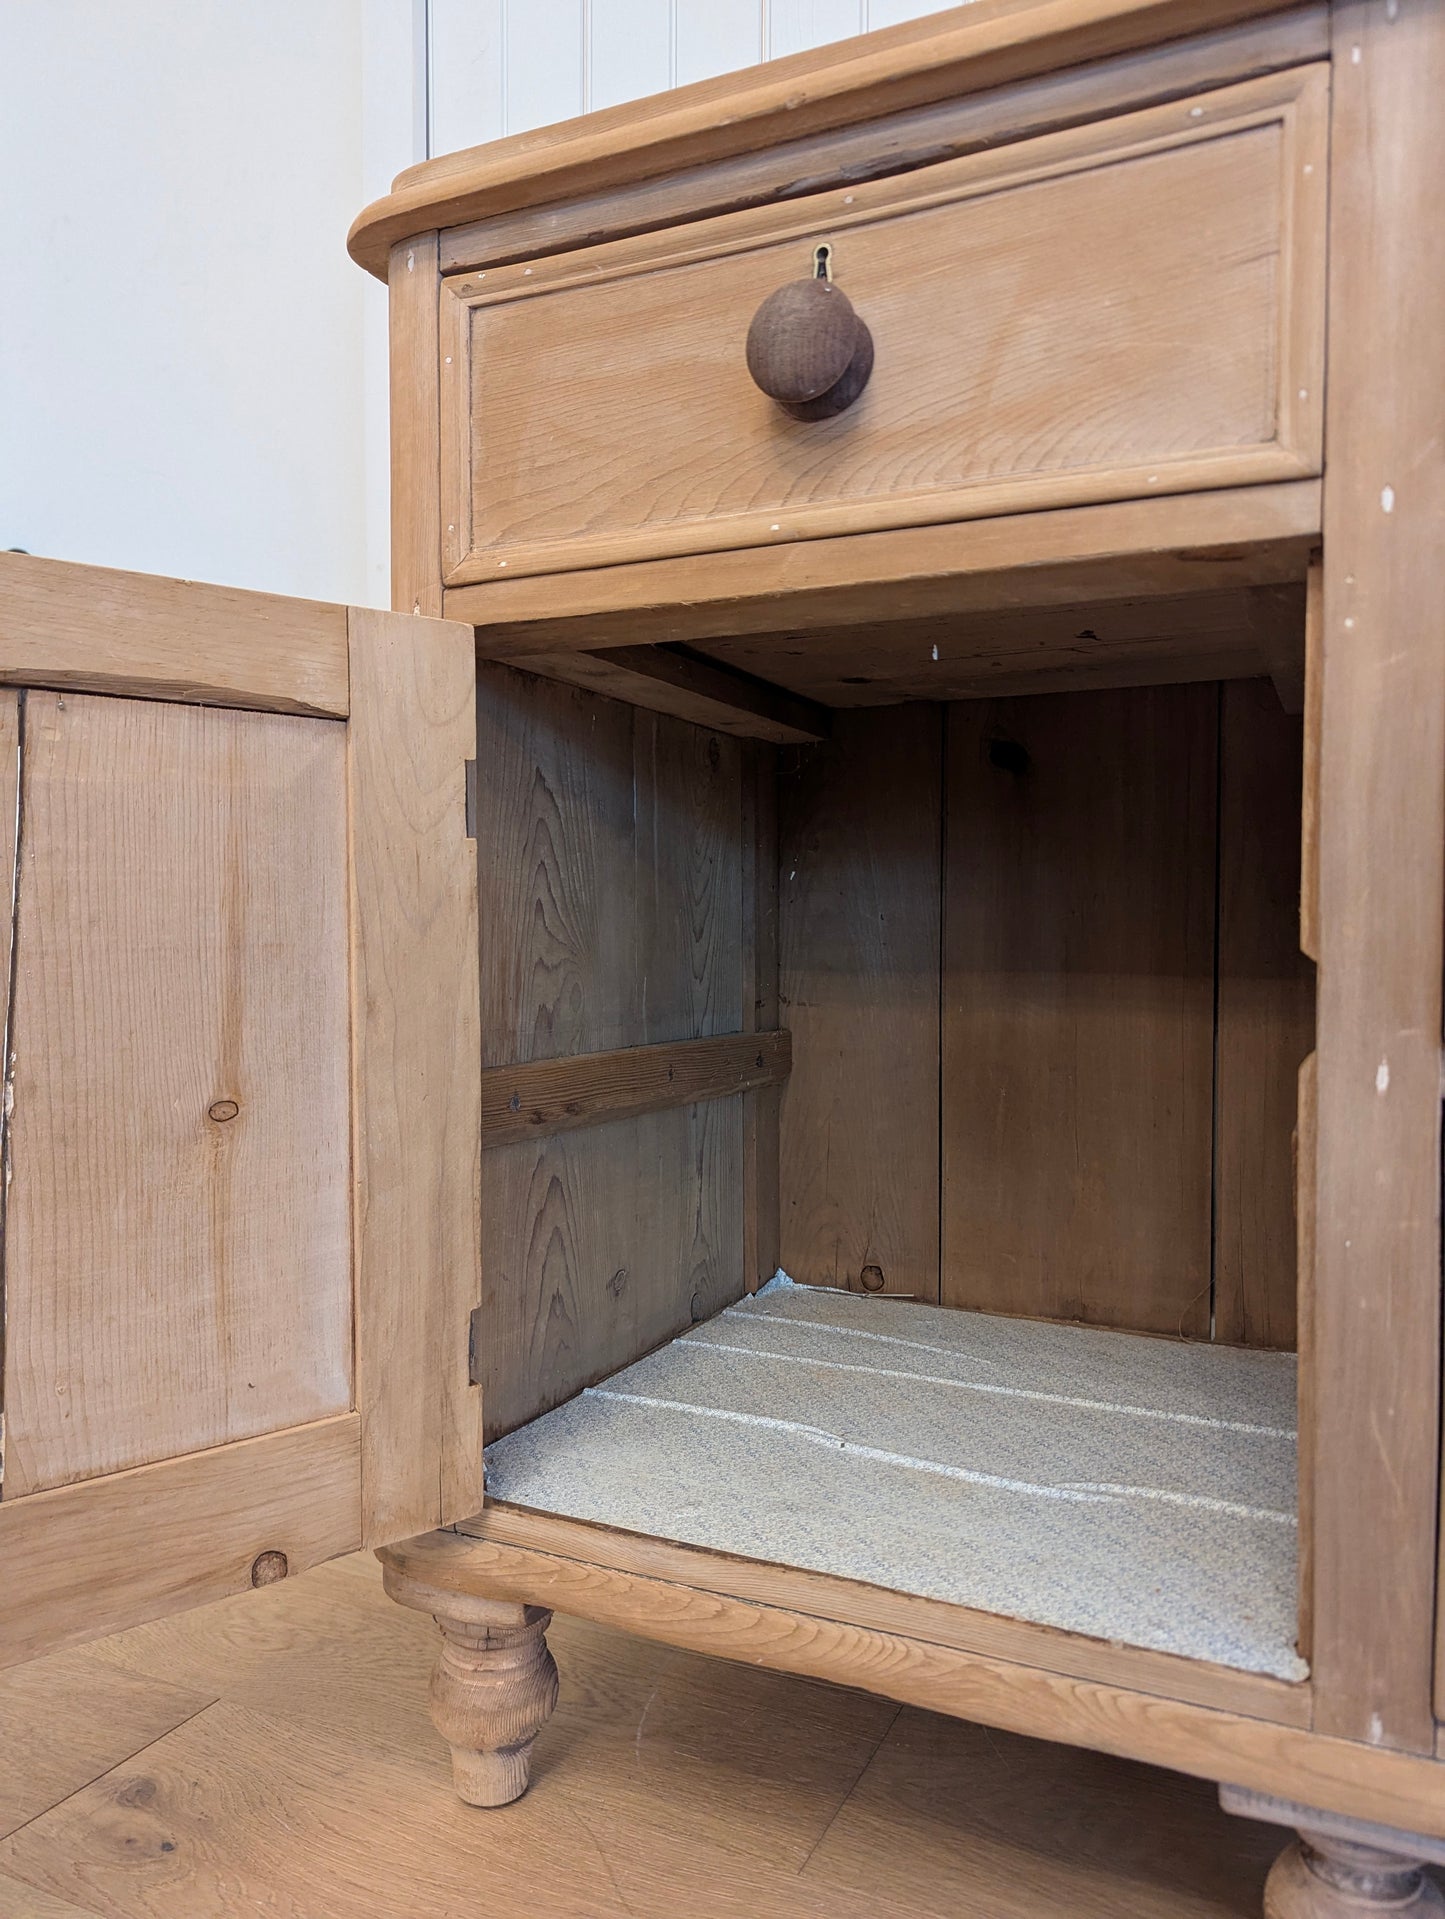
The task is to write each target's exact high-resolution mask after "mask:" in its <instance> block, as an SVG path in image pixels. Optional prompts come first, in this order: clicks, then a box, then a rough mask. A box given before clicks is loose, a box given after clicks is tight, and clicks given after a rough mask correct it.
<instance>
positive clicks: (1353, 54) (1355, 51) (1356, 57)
mask: <svg viewBox="0 0 1445 1919" xmlns="http://www.w3.org/2000/svg"><path fill="white" fill-rule="evenodd" d="M1360 59H1361V54H1360V49H1359V48H1358V47H1357V46H1355V47H1351V48H1350V65H1351V66H1352V67H1357V66H1358V65H1359V64H1360Z"/></svg>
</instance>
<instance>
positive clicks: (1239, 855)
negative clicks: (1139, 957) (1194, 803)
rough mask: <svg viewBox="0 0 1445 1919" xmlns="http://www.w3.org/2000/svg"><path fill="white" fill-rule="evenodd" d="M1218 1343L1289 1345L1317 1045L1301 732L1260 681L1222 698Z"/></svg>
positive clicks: (1237, 684) (1236, 684)
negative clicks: (1299, 1159) (1306, 1113)
mask: <svg viewBox="0 0 1445 1919" xmlns="http://www.w3.org/2000/svg"><path fill="white" fill-rule="evenodd" d="M1220 701H1221V704H1220V747H1219V775H1220V793H1219V997H1218V1025H1219V1030H1218V1036H1217V1069H1216V1070H1217V1074H1218V1081H1217V1088H1216V1095H1215V1099H1216V1113H1215V1214H1214V1217H1215V1234H1214V1336H1215V1338H1216V1339H1219V1340H1222V1341H1224V1342H1226V1343H1227V1344H1230V1345H1236V1346H1271V1347H1276V1348H1281V1349H1285V1350H1288V1349H1291V1348H1293V1346H1294V1345H1295V1324H1296V1307H1295V1291H1296V1272H1297V1266H1298V1261H1297V1258H1296V1246H1295V1205H1294V1198H1293V1193H1294V1176H1293V1170H1292V1167H1291V1158H1292V1148H1291V1142H1292V1139H1293V1136H1294V1133H1295V1128H1296V1125H1297V1123H1298V1109H1299V1071H1300V1063H1301V1061H1302V1060H1303V1059H1304V1057H1305V1055H1306V1054H1307V1053H1308V1052H1309V1050H1310V1047H1311V1046H1312V1045H1313V1044H1314V1012H1315V1004H1314V1002H1315V995H1314V968H1313V966H1311V964H1310V963H1309V961H1308V960H1307V959H1306V958H1305V957H1304V956H1303V954H1302V953H1301V952H1300V950H1299V881H1300V832H1299V819H1300V789H1301V779H1302V767H1301V749H1302V745H1303V740H1302V729H1301V726H1300V722H1299V719H1298V717H1296V716H1293V715H1291V714H1289V713H1286V712H1285V710H1284V708H1283V707H1282V706H1281V705H1280V703H1279V698H1278V695H1277V694H1276V692H1275V690H1274V688H1273V686H1272V685H1271V684H1270V682H1269V681H1268V680H1233V681H1230V682H1228V683H1227V684H1226V685H1224V686H1222V687H1221V688H1220Z"/></svg>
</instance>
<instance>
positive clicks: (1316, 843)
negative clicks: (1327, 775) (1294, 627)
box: [1299, 554, 1325, 960]
mask: <svg viewBox="0 0 1445 1919" xmlns="http://www.w3.org/2000/svg"><path fill="white" fill-rule="evenodd" d="M1324 617H1325V570H1324V565H1323V562H1322V561H1321V559H1320V556H1319V555H1318V554H1316V555H1315V556H1314V558H1313V559H1312V560H1311V561H1310V565H1309V573H1308V575H1307V576H1306V581H1305V710H1304V759H1303V765H1302V767H1301V771H1300V879H1299V943H1300V951H1301V952H1302V953H1307V954H1308V955H1309V957H1310V958H1311V959H1312V960H1317V959H1318V958H1319V956H1320V688H1321V681H1322V677H1323V676H1322V673H1321V665H1322V651H1323V637H1324Z"/></svg>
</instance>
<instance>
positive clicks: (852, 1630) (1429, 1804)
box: [384, 1533, 1445, 1835]
mask: <svg viewBox="0 0 1445 1919" xmlns="http://www.w3.org/2000/svg"><path fill="white" fill-rule="evenodd" d="M384 1560H385V1563H387V1564H388V1565H392V1564H395V1565H397V1566H399V1567H402V1568H404V1569H405V1570H406V1571H407V1572H408V1573H410V1574H411V1575H413V1576H416V1577H425V1578H428V1579H430V1580H433V1581H434V1582H435V1583H436V1584H437V1585H439V1586H444V1587H450V1588H452V1589H454V1590H457V1591H461V1592H477V1593H481V1594H484V1595H486V1596H488V1597H492V1598H498V1599H525V1601H526V1603H528V1604H532V1605H546V1606H550V1607H552V1608H554V1609H555V1610H557V1611H559V1612H563V1613H569V1612H570V1613H574V1614H576V1615H578V1616H579V1617H583V1618H587V1619H593V1620H596V1621H597V1622H599V1623H600V1624H603V1625H614V1626H619V1627H621V1628H622V1629H623V1630H625V1631H627V1632H632V1633H637V1634H641V1635H642V1636H644V1637H646V1638H650V1639H659V1640H661V1641H663V1643H664V1644H667V1645H673V1646H686V1647H690V1648H691V1649H693V1650H694V1651H706V1652H709V1653H711V1654H712V1655H713V1656H714V1657H715V1658H721V1659H732V1660H736V1661H738V1662H739V1663H740V1664H744V1665H767V1666H770V1667H771V1668H772V1669H773V1670H774V1671H777V1672H793V1673H799V1674H803V1675H806V1676H808V1677H811V1678H815V1679H827V1680H829V1681H831V1682H832V1683H834V1684H842V1685H849V1686H855V1687H858V1688H859V1689H861V1690H862V1691H864V1692H877V1693H882V1694H884V1695H885V1696H886V1697H888V1698H890V1699H896V1700H898V1701H899V1702H900V1703H901V1704H905V1705H917V1706H924V1707H927V1708H928V1709H929V1710H930V1711H933V1712H941V1713H947V1714H950V1715H953V1716H955V1717H957V1718H960V1719H968V1720H972V1721H975V1722H976V1723H979V1724H982V1725H986V1726H996V1727H999V1728H1001V1729H1002V1730H1004V1731H1007V1732H1015V1733H1022V1734H1024V1735H1026V1736H1027V1737H1029V1738H1037V1739H1048V1740H1053V1741H1055V1742H1057V1743H1059V1744H1062V1745H1071V1746H1084V1747H1088V1748H1089V1749H1090V1750H1092V1751H1095V1752H1107V1753H1113V1754H1115V1755H1116V1756H1117V1757H1119V1758H1124V1759H1141V1760H1144V1761H1145V1762H1146V1763H1148V1764H1151V1765H1160V1766H1167V1767H1169V1768H1170V1769H1171V1770H1172V1771H1176V1772H1184V1773H1190V1774H1192V1775H1193V1776H1195V1777H1196V1778H1200V1779H1207V1780H1210V1781H1220V1780H1223V1781H1227V1782H1228V1783H1230V1784H1232V1785H1241V1786H1248V1787H1251V1788H1253V1789H1254V1790H1255V1791H1258V1792H1272V1793H1278V1794H1280V1795H1281V1796H1284V1797H1290V1796H1294V1797H1298V1798H1300V1799H1302V1800H1303V1801H1305V1802H1306V1803H1308V1804H1309V1805H1312V1806H1318V1807H1321V1808H1322V1809H1323V1810H1325V1811H1327V1812H1344V1813H1349V1814H1352V1815H1354V1816H1356V1817H1358V1818H1361V1819H1375V1820H1378V1821H1379V1822H1380V1823H1382V1824H1385V1825H1396V1826H1398V1827H1400V1828H1401V1829H1402V1830H1413V1831H1417V1832H1422V1833H1428V1834H1432V1835H1441V1834H1445V1800H1442V1797H1441V1793H1440V1772H1439V1768H1438V1767H1437V1765H1436V1763H1435V1761H1434V1760H1433V1759H1427V1758H1423V1757H1420V1756H1417V1755H1415V1754H1412V1753H1405V1752H1398V1751H1392V1750H1390V1749H1388V1748H1383V1747H1373V1746H1367V1745H1363V1744H1358V1743H1356V1742H1354V1741H1351V1740H1346V1739H1339V1738H1332V1737H1327V1736H1324V1735H1322V1734H1320V1733H1318V1732H1309V1731H1305V1730H1303V1729H1302V1728H1298V1727H1294V1726H1282V1725H1277V1724H1271V1723H1270V1722H1269V1721H1267V1720H1263V1719H1255V1718H1249V1717H1246V1716H1244V1715H1242V1714H1239V1713H1231V1712H1221V1711H1218V1710H1215V1709H1211V1708H1208V1707H1204V1706H1195V1705H1189V1704H1186V1703H1184V1702H1182V1701H1178V1700H1173V1699H1163V1698H1156V1697H1151V1696H1149V1695H1145V1694H1141V1693H1137V1692H1132V1691H1129V1690H1128V1689H1126V1688H1123V1687H1119V1686H1111V1685H1103V1684H1100V1683H1098V1682H1096V1681H1090V1680H1083V1679H1075V1678H1071V1677H1066V1676H1064V1675H1061V1674H1058V1673H1051V1672H1044V1671H1040V1670H1037V1669H1034V1668H1031V1667H1027V1666H1022V1665H1016V1664H1012V1663H1008V1662H1005V1661H1001V1660H997V1659H989V1658H984V1657H981V1656H979V1655H977V1654H973V1653H966V1652H961V1651H958V1650H956V1649H955V1648H952V1647H944V1646H935V1645H930V1644H927V1643H926V1642H923V1641H921V1640H917V1639H912V1638H906V1637H903V1636H901V1635H897V1634H892V1633H883V1632H877V1631H870V1630H865V1629H863V1628H861V1627H856V1626H850V1625H844V1624H841V1623H839V1622H837V1621H833V1620H828V1619H822V1618H818V1617H816V1616H814V1615H808V1614H804V1613H801V1612H797V1611H792V1610H787V1609H784V1608H781V1607H774V1606H768V1605H761V1604H757V1603H754V1602H748V1601H744V1600H738V1599H730V1598H725V1597H723V1596H721V1595H719V1594H717V1593H713V1592H698V1591H695V1590H693V1589H691V1588H689V1587H686V1586H682V1585H678V1584H674V1583H671V1582H668V1581H665V1580H661V1579H649V1578H641V1577H638V1576H637V1575H635V1574H631V1573H623V1572H617V1571H614V1570H612V1569H611V1568H607V1567H600V1566H595V1565H589V1564H585V1563H584V1562H582V1561H580V1560H574V1559H568V1558H565V1557H563V1556H561V1555H557V1554H552V1553H542V1552H537V1551H534V1550H529V1549H526V1548H522V1547H517V1546H501V1545H497V1544H494V1543H491V1542H489V1541H485V1540H479V1539H468V1538H465V1537H464V1536H463V1535H461V1534H459V1533H437V1534H429V1535H427V1536H426V1537H425V1538H424V1539H413V1540H408V1541H407V1542H406V1543H405V1545H404V1546H396V1547H389V1548H387V1549H386V1552H385V1554H384Z"/></svg>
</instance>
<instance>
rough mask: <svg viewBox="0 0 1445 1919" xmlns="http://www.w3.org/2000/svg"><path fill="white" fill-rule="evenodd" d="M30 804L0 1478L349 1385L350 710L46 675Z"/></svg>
mask: <svg viewBox="0 0 1445 1919" xmlns="http://www.w3.org/2000/svg"><path fill="white" fill-rule="evenodd" d="M21 820H22V826H21V851H20V881H19V910H18V917H17V930H16V964H15V995H14V1006H13V1016H12V1042H11V1043H12V1049H13V1057H14V1107H13V1114H12V1121H11V1141H10V1144H11V1165H12V1169H13V1174H14V1178H13V1183H12V1185H11V1189H10V1198H9V1217H8V1220H7V1235H6V1237H7V1245H6V1309H7V1315H8V1322H9V1323H8V1341H7V1350H6V1372H5V1411H6V1424H7V1447H6V1452H7V1458H6V1476H5V1494H6V1496H7V1498H11V1497H18V1496H19V1495H21V1494H24V1493H29V1492H34V1491H36V1490H38V1489H40V1488H44V1487H51V1486H59V1485H64V1484H66V1483H67V1482H70V1481H74V1480H80V1479H87V1478H90V1477H93V1476H94V1475H97V1474H101V1473H110V1472H115V1471H117V1470H119V1469H121V1468H124V1467H130V1466H136V1465H140V1464H143V1463H145V1462H147V1461H152V1460H160V1459H165V1458H169V1457H170V1456H172V1455H174V1454H178V1453H187V1452H193V1451H196V1450H198V1449H200V1448H202V1447H208V1446H215V1445H218V1444H221V1443H222V1442H224V1441H226V1440H234V1439H242V1438H247V1437H250V1436H252V1435H255V1434H258V1433H264V1432H270V1431H274V1430H276V1429H278V1428H280V1427H284V1426H292V1425H297V1424H299V1423H301V1422H303V1421H306V1420H314V1419H319V1418H322V1417H324V1416H325V1415H327V1414H332V1413H339V1412H344V1411H346V1410H347V1408H348V1407H349V1406H350V1404H351V1260H350V1249H349V1245H348V1235H349V1230H350V1206H349V1183H350V1142H349V1097H348V1088H347V1058H348V1051H349V1030H348V1028H349V1022H348V1004H349V996H348V979H347V926H346V915H347V902H346V869H347V856H346V741H345V729H344V728H343V727H341V726H340V725H338V724H336V723H334V722H332V721H326V720H312V719H299V718H287V717H282V716H279V715H270V714H242V713H235V712H222V711H214V710H210V709H205V708H200V707H180V706H171V705H164V704H160V703H154V702H144V701H128V700H110V699H103V698H95V697H91V696H76V695H59V694H52V693H31V694H29V695H28V696H27V716H26V728H25V751H24V766H23V780H22V806H21ZM57 1362H60V1363H61V1364H62V1366H63V1370H62V1371H61V1372H60V1373H59V1374H57V1372H56V1365H57Z"/></svg>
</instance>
